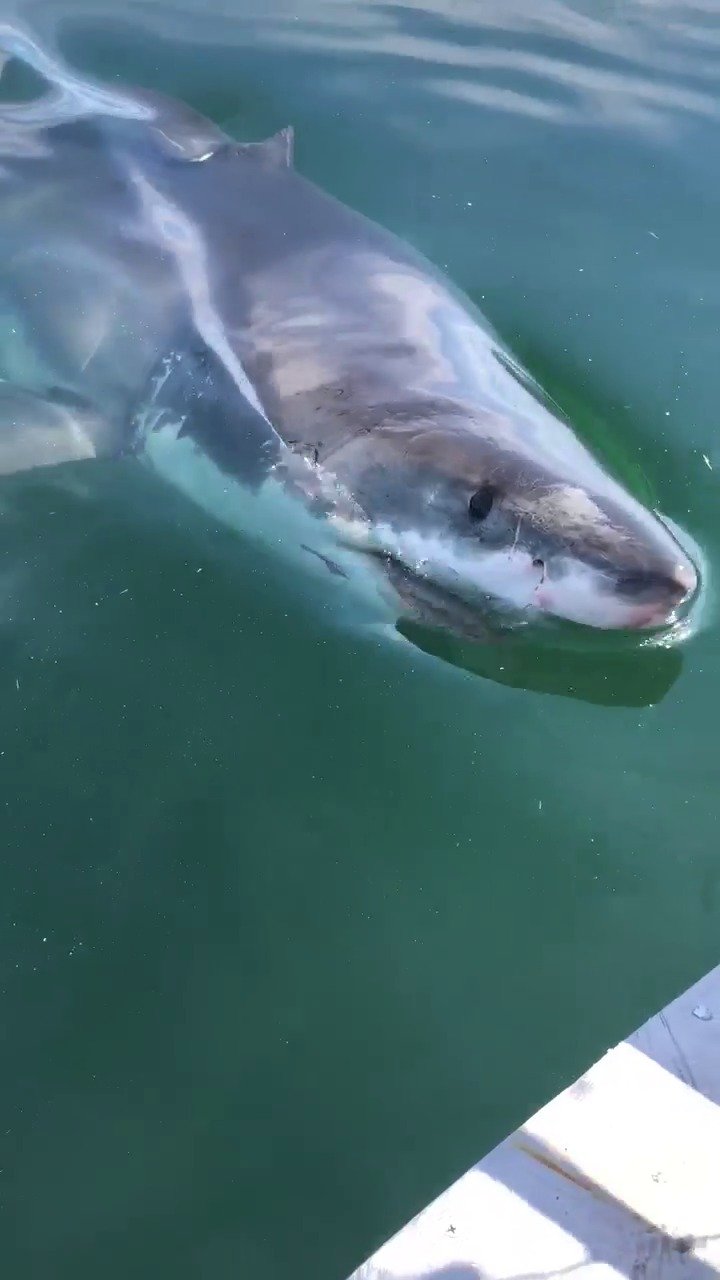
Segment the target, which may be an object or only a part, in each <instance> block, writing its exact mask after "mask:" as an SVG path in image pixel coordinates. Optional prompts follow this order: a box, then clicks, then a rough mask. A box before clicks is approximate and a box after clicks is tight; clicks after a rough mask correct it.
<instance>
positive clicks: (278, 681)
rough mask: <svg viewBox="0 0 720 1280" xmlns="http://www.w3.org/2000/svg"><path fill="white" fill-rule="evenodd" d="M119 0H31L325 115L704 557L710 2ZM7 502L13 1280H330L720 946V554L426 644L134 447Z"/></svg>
mask: <svg viewBox="0 0 720 1280" xmlns="http://www.w3.org/2000/svg"><path fill="white" fill-rule="evenodd" d="M124 15H125V16H124V17H121V16H120V11H119V10H118V11H117V13H116V16H110V15H109V11H108V6H107V5H106V4H103V3H102V2H101V0H86V2H85V3H83V2H81V0H78V2H77V3H74V2H73V0H53V2H52V3H50V0H46V2H45V3H30V2H29V0H27V2H25V3H20V4H19V5H18V6H16V7H14V8H11V6H10V5H9V4H7V3H5V5H4V7H3V12H2V17H3V18H7V19H11V18H17V17H18V16H19V17H20V18H22V19H23V20H24V21H26V22H27V23H28V24H29V25H30V26H31V28H32V30H33V32H34V33H35V35H36V37H38V38H40V39H42V40H44V41H47V42H48V44H49V45H50V46H52V45H53V44H54V46H55V47H56V48H58V49H59V50H60V51H61V52H62V53H63V55H64V56H65V57H66V58H67V59H68V60H69V61H70V62H72V63H73V64H74V65H75V66H76V67H77V68H78V69H80V70H84V71H87V72H92V73H94V74H97V75H102V76H105V77H114V76H117V77H119V78H121V79H125V80H130V81H133V82H135V83H140V84H146V85H150V86H153V87H156V88H160V89H163V90H166V91H169V92H172V93H174V94H176V95H177V96H179V97H182V98H184V99H186V100H187V101H188V102H190V103H192V104H193V105H194V106H196V107H198V108H199V109H200V110H202V111H204V112H205V113H207V114H209V115H210V116H212V117H213V118H215V119H217V120H218V121H220V122H222V123H224V124H226V125H228V126H229V127H231V128H232V130H233V131H234V132H235V133H236V134H237V136H238V137H241V138H246V139H251V138H258V137H262V136H264V135H265V134H268V133H270V132H272V131H273V130H274V129H276V128H278V127H280V126H282V125H284V124H286V123H288V122H292V123H294V124H295V126H296V130H297V164H298V167H300V168H301V169H302V170H303V171H304V172H305V173H307V174H308V175H309V176H311V177H312V178H314V179H315V180H317V181H319V182H320V183H321V184H322V185H324V186H325V187H327V188H328V189H329V190H331V191H332V192H333V193H334V194H336V195H338V196H339V197H340V198H342V199H344V200H346V201H347V202H349V203H350V204H352V205H354V206H355V207H357V208H359V209H361V210H362V211H363V212H365V213H367V214H369V215H371V216H372V217H375V218H377V219H379V220H380V221H381V222H383V223H384V224H385V225H387V226H388V227H390V228H392V229H393V230H394V231H396V232H398V233H399V234H401V235H403V236H404V237H406V238H407V239H408V240H410V241H412V242H413V243H415V244H416V245H418V246H419V247H420V248H421V249H423V250H424V251H425V252H426V253H427V254H428V255H429V256H430V257H431V258H432V259H433V260H434V261H436V262H438V263H439V264H441V265H444V266H446V268H447V270H448V272H449V274H450V276H451V277H452V278H453V279H454V280H455V281H456V282H457V283H458V284H459V285H461V286H462V287H463V288H464V289H465V290H466V291H467V292H468V293H469V294H470V295H471V296H472V298H473V299H474V300H475V301H476V302H478V303H479V304H480V305H481V306H482V307H483V308H484V310H485V311H486V313H487V314H488V316H489V318H490V319H491V321H492V322H493V323H494V324H495V325H496V327H497V328H498V329H499V330H500V331H501V333H502V334H503V336H504V337H505V338H506V339H507V340H508V341H509V342H510V343H511V344H512V345H513V347H514V349H515V350H516V352H517V353H518V354H519V355H520V356H521V357H522V358H523V359H524V360H526V362H527V363H528V365H529V366H530V368H531V370H532V372H533V373H534V374H535V375H536V376H537V377H539V378H540V379H541V381H543V382H544V383H545V385H546V386H547V387H548V389H549V390H550V391H551V392H552V394H553V395H555V397H556V398H557V399H558V400H559V401H560V402H561V404H563V406H564V407H565V408H566V409H567V410H568V411H569V412H570V413H571V414H572V416H573V419H574V421H575V423H576V424H577V426H578V429H579V430H580V431H581V432H582V433H583V434H584V436H585V437H586V438H587V439H590V440H593V441H596V442H597V443H598V445H599V446H600V447H602V448H603V450H604V451H605V455H606V456H607V458H608V459H609V461H611V462H612V464H613V465H614V466H616V467H617V469H618V470H619V471H620V472H621V474H623V476H624V478H625V479H626V480H627V481H628V483H632V484H633V485H634V486H635V488H636V489H637V490H638V491H642V492H646V493H648V494H650V495H652V496H653V498H654V499H655V500H657V502H658V503H659V505H660V507H661V508H662V509H663V510H664V511H665V512H667V514H668V515H669V516H670V517H671V518H673V519H675V520H677V521H679V522H680V523H681V524H682V525H684V527H686V528H687V529H688V531H689V533H690V534H691V536H692V537H693V538H694V539H695V540H696V541H697V543H698V544H699V545H700V547H701V548H702V551H703V554H704V556H705V558H706V561H707V563H708V564H709V565H710V567H712V565H713V563H714V562H715V561H716V560H717V556H718V551H719V550H720V547H719V543H720V518H719V516H718V479H717V477H718V473H719V472H720V445H718V433H717V425H716V423H717V386H718V374H717V371H718V356H717V350H718V341H719V335H720V274H719V273H718V269H717V261H718V259H717V228H718V226H719V225H720V169H718V165H717V163H716V162H715V156H716V150H717V145H716V144H717V135H718V128H719V127H720V90H719V89H718V85H720V19H719V18H718V15H717V7H716V6H715V5H714V4H711V3H709V0H706V3H704V4H703V3H702V2H701V0H698V3H689V2H688V3H681V2H679V0H665V2H662V3H647V2H642V0H631V2H630V3H627V4H625V5H624V6H618V5H616V4H612V3H609V0H607V2H601V0H596V2H595V3H590V0H585V3H582V4H581V3H574V4H572V5H571V4H566V3H563V2H562V0H502V2H501V0H495V2H494V3H493V2H491V0H452V2H451V0H448V2H447V3H445V4H439V3H437V2H436V3H429V2H428V3H422V4H412V5H411V4H405V3H378V2H376V0H375V2H374V0H365V2H364V3H350V2H349V0H343V2H340V0H335V2H331V0H294V2H293V4H288V3H284V2H283V0H265V2H264V3H263V4H262V5H260V4H259V3H257V0H249V3H247V4H245V5H242V6H241V5H240V4H239V3H238V0H209V2H208V3H207V4H203V5H201V4H200V0H147V2H146V3H137V4H129V5H127V6H126V7H125V10H124ZM0 232H1V228H0ZM0 511H1V513H2V528H3V537H2V543H1V548H2V559H1V560H0V646H1V648H2V657H3V661H2V663H1V664H0V813H2V814H3V826H2V836H3V841H2V843H3V858H2V865H1V869H0V900H1V901H2V914H1V917H0V919H1V923H0V938H1V943H0V963H1V964H2V982H1V983H0V998H1V1001H2V1004H1V1013H2V1016H1V1017H0V1027H1V1028H2V1055H1V1057H0V1063H1V1065H0V1097H1V1098H2V1127H1V1129H0V1133H1V1135H2V1136H1V1137H0V1147H1V1150H0V1156H1V1157H2V1158H1V1159H0V1169H2V1172H1V1173H0V1188H1V1191H0V1215H1V1217H0V1222H1V1223H2V1227H1V1235H0V1240H1V1241H2V1243H1V1244H0V1256H2V1261H3V1267H4V1272H5V1273H6V1274H7V1275H8V1276H13V1277H15V1276H17V1277H27V1280H33V1278H34V1277H38V1278H39V1277H43V1280H44V1278H45V1277H47V1276H53V1277H57V1280H65V1278H66V1277H67V1280H70V1278H71V1277H72V1280H90V1278H91V1277H92V1278H94V1277H96V1276H98V1275H102V1276H103V1277H105V1278H106V1280H116V1278H117V1280H120V1277H123V1280H124V1278H125V1277H127V1276H128V1275H134V1276H138V1277H145V1276H147V1277H151V1276H152V1277H155V1276H158V1275H161V1274H162V1275H168V1276H170V1275H172V1276H173V1277H175V1278H176V1280H184V1278H185V1277H187V1278H188V1280H190V1278H191V1277H192V1278H193V1280H194V1278H195V1277H203V1278H205V1277H207V1278H208V1280H210V1278H212V1280H223V1278H224V1277H228V1278H229V1277H233V1278H236V1277H238V1276H242V1277H245V1276H247V1277H252V1278H253V1280H285V1278H286V1277H288V1276H297V1277H302V1280H306V1278H307V1280H340V1278H341V1277H342V1276H343V1275H345V1274H347V1273H348V1272H349V1271H350V1270H351V1268H352V1267H353V1266H355V1265H356V1264H357V1263H358V1262H359V1261H360V1260H361V1259H362V1258H363V1257H364V1256H365V1255H366V1254H367V1253H369V1252H370V1251H371V1250H372V1249H373V1248H374V1247H375V1246H376V1245H377V1244H379V1243H380V1241H381V1240H382V1239H383V1238H384V1237H385V1236H387V1234H388V1233H389V1232H390V1231H392V1230H394V1229H396V1228H397V1227H399V1226H400V1225H401V1224H402V1222H403V1221H405V1220H406V1219H407V1218H408V1217H409V1216H410V1215H411V1214H412V1213H414V1212H415V1211H416V1210H417V1209H419V1208H420V1207H421V1206H422V1205H423V1204H424V1203H425V1202H426V1201H427V1200H428V1199H429V1198H430V1197H431V1196H433V1195H434V1194H436V1193H437V1192H438V1191H439V1190H441V1189H442V1188H443V1187H444V1185H446V1184H447V1182H448V1181H449V1180H450V1179H451V1178H453V1177H455V1176H457V1175H458V1174H459V1173H461V1172H462V1171H463V1170H464V1169H465V1168H466V1167H467V1166H468V1165H469V1164H470V1163H471V1162H473V1161H474V1160H475V1159H477V1158H478V1157H479V1156H480V1155H481V1154H483V1152H485V1151H486V1150H487V1149H488V1148H489V1147H490V1146H491V1145H492V1144H493V1143H494V1142H495V1141H497V1140H498V1139H499V1138H501V1137H502V1136H503V1135H504V1134H505V1133H506V1132H507V1131H508V1129H510V1128H511V1127H512V1126H514V1125H515V1124H517V1123H518V1122H520V1121H521V1120H522V1119H523V1118H524V1117H525V1116H526V1115H527V1113H528V1112H529V1111H530V1110H532V1109H534V1108H536V1107H537V1106H538V1105H540V1104H541V1103H542V1102H543V1101H545V1100H546V1099H547V1098H548V1097H549V1096H551V1095H552V1094H553V1093H554V1092H555V1091H556V1090H557V1089H559V1088H560V1087H561V1086H562V1085H564V1084H565V1083H567V1082H568V1081H569V1080H571V1079H572V1078H573V1077H574V1076H575V1075H576V1074H577V1073H578V1072H579V1071H580V1070H581V1069H582V1068H583V1067H584V1066H586V1065H587V1064H588V1063H589V1062H590V1061H591V1060H592V1059H593V1057H595V1056H596V1055H597V1054H598V1053H599V1052H601V1051H602V1050H603V1049H604V1048H605V1046H606V1045H607V1044H608V1043H609V1042H611V1041H613V1040H615V1039H618V1038H620V1037H622V1036H623V1035H625V1034H626V1033H627V1032H628V1031H629V1030H630V1029H631V1028H632V1027H634V1026H635V1025H636V1024H637V1023H638V1022H639V1021H640V1020H641V1019H642V1018H643V1017H644V1016H646V1015H647V1014H649V1013H650V1012H651V1011H653V1010H654V1009H655V1008H656V1007H657V1006H658V1005H659V1004H661V1003H664V1002H665V1001H666V1000H667V999H669V998H670V997H671V996H672V995H674V994H675V993H676V992H677V991H678V990H680V989H681V988H682V987H683V986H685V985H686V984H687V983H688V982H690V981H691V980H692V979H693V978H695V977H697V976H698V975H699V974H700V973H701V972H703V971H704V970H705V969H707V968H708V967H710V966H711V965H712V964H714V963H715V962H716V961H717V937H718V925H719V924H720V878H719V872H718V865H717V856H716V832H717V821H718V803H717V764H716V761H717V730H716V708H717V707H718V705H720V703H719V695H720V665H719V663H718V648H719V643H718V642H719V633H718V622H717V613H716V609H715V605H714V600H713V593H712V582H711V581H710V583H709V585H708V588H707V591H706V599H707V607H706V609H705V613H704V618H703V624H702V626H701V627H700V628H699V629H698V630H697V631H696V633H695V634H694V635H692V636H691V637H690V638H689V639H688V641H687V642H686V643H685V644H683V645H682V646H680V647H678V648H676V649H673V650H666V649H662V648H658V649H645V650H642V651H638V650H637V649H636V648H633V649H631V650H630V651H628V650H627V649H624V648H623V647H622V646H619V647H617V646H616V647H613V646H611V645H604V644H603V643H599V644H598V645H597V646H596V648H595V650H593V651H592V653H591V652H589V651H587V650H585V651H583V652H578V651H576V650H574V649H571V648H557V649H555V648H553V647H552V646H550V647H547V646H539V645H536V646H533V645H532V644H529V645H527V646H526V647H522V646H520V647H517V648H511V649H510V650H508V651H507V654H506V655H505V654H504V652H503V651H502V650H501V649H499V648H497V647H491V648H488V649H477V648H476V649H472V648H470V647H468V646H463V645H458V644H457V642H454V641H451V640H449V639H447V638H442V637H441V638H437V637H435V638H434V639H428V637H422V636H416V637H415V639H416V640H418V642H419V643H418V644H414V645H412V644H408V645H402V644H393V643H391V642H390V641H389V640H388V639H387V637H384V636H383V635H381V634H379V633H377V632H373V631H371V630H368V629H367V628H365V629H363V628H362V627H360V626H354V625H350V624H348V623H347V619H346V621H345V623H344V624H343V625H340V624H339V621H338V619H339V616H340V613H342V609H341V607H340V604H339V596H338V594H337V593H338V591H339V590H341V584H339V583H338V582H337V581H336V580H335V579H334V578H331V577H330V576H329V575H328V580H327V583H324V584H323V585H322V587H321V588H320V587H317V588H315V587H314V588H313V589H312V590H311V589H310V588H309V587H306V585H305V584H304V582H303V581H302V580H300V579H298V578H297V577H296V576H293V575H292V574H289V573H288V570H287V566H284V565H283V564H282V563H281V561H280V560H279V559H278V557H276V556H274V555H273V553H272V550H271V549H268V548H265V549H263V548H262V547H259V546H255V545H253V544H252V543H250V542H249V541H248V540H246V539H245V540H244V539H242V538H239V537H237V536H234V535H233V534H232V533H231V532H229V531H227V530H220V529H218V528H217V527H216V526H214V525H213V524H212V522H211V521H210V520H209V519H208V518H206V517H205V516H203V515H202V514H201V513H199V512H197V511H195V510H194V509H192V508H191V507H189V505H188V504H187V503H186V502H185V501H183V500H182V499H181V498H180V497H175V496H173V494H172V493H171V492H170V491H165V490H164V489H162V488H161V487H160V486H159V485H158V484H155V483H154V482H152V481H151V479H150V478H149V477H147V476H143V475H142V474H139V473H138V471H137V469H135V468H133V467H132V466H131V465H129V464H127V465H126V464H122V465H121V466H111V465H102V466H97V467H94V468H90V469H85V468H83V467H82V466H78V467H75V468H72V469H69V470H63V472H62V474H60V473H58V474H56V475H50V474H43V475H40V474H35V475H32V476H25V477H16V478H14V479H13V480H12V481H11V482H5V483H4V484H3V486H2V489H1V490H0ZM420 643H422V644H423V645H424V647H423V648H421V647H419V644H420Z"/></svg>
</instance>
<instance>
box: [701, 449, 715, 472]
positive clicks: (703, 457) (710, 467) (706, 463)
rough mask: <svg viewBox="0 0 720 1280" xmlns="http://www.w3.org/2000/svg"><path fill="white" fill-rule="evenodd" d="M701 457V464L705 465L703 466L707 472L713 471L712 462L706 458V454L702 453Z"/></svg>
mask: <svg viewBox="0 0 720 1280" xmlns="http://www.w3.org/2000/svg"><path fill="white" fill-rule="evenodd" d="M701 456H702V460H703V462H704V463H705V466H706V467H707V469H708V471H712V469H713V465H712V462H711V461H710V459H709V458H708V456H707V454H706V453H703V454H702V455H701Z"/></svg>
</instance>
